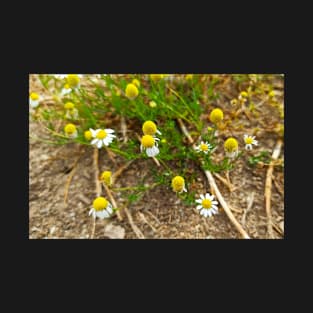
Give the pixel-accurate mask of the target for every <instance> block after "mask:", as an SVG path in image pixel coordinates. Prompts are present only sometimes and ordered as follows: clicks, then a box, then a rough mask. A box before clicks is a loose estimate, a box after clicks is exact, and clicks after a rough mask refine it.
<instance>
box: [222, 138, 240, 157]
mask: <svg viewBox="0 0 313 313" xmlns="http://www.w3.org/2000/svg"><path fill="white" fill-rule="evenodd" d="M224 149H225V152H226V156H227V157H229V158H235V157H237V155H238V153H239V150H238V141H237V140H236V139H235V138H233V137H230V138H228V139H227V140H226V141H225V142H224Z"/></svg>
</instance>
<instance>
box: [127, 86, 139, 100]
mask: <svg viewBox="0 0 313 313" xmlns="http://www.w3.org/2000/svg"><path fill="white" fill-rule="evenodd" d="M125 94H126V97H127V98H128V99H130V100H134V99H135V98H137V96H138V94H139V91H138V88H137V86H136V85H135V84H128V85H127V86H126V89H125Z"/></svg>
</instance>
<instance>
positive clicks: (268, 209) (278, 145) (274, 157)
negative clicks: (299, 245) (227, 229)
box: [264, 139, 283, 238]
mask: <svg viewBox="0 0 313 313" xmlns="http://www.w3.org/2000/svg"><path fill="white" fill-rule="evenodd" d="M282 144H283V142H282V140H281V139H279V140H278V141H277V143H276V146H275V148H274V150H273V154H272V161H271V163H270V165H269V167H268V169H267V173H266V180H265V192H264V198H265V210H266V216H267V232H268V235H269V238H274V234H273V222H272V212H271V194H272V175H273V170H274V164H275V160H277V159H278V157H279V154H280V150H281V147H282Z"/></svg>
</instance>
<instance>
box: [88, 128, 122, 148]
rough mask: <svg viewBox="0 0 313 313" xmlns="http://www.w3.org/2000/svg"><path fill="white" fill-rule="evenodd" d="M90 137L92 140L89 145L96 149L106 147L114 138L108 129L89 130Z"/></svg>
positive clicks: (111, 131)
mask: <svg viewBox="0 0 313 313" xmlns="http://www.w3.org/2000/svg"><path fill="white" fill-rule="evenodd" d="M89 130H90V132H91V135H92V138H94V139H93V140H92V141H91V144H92V145H94V146H96V147H97V148H98V149H101V148H102V147H103V146H108V145H109V144H110V143H111V142H112V141H113V139H114V138H115V137H116V136H115V135H113V133H114V130H113V129H110V128H106V129H100V128H99V129H96V130H94V129H92V128H90V129H89Z"/></svg>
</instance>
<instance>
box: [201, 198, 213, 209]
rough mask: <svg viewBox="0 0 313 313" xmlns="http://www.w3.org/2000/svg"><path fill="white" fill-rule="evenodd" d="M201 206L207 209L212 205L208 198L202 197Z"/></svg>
mask: <svg viewBox="0 0 313 313" xmlns="http://www.w3.org/2000/svg"><path fill="white" fill-rule="evenodd" d="M202 206H203V207H204V208H205V209H209V208H210V207H211V206H212V201H211V200H209V199H203V200H202Z"/></svg>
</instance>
